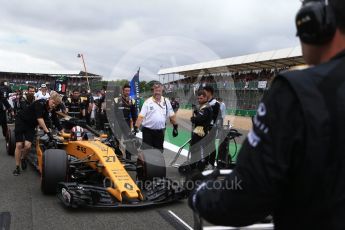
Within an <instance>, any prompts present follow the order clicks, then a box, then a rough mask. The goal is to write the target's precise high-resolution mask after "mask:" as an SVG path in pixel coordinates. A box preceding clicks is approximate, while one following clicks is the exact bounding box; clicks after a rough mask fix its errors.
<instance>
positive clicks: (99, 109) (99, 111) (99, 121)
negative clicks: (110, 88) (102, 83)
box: [95, 89, 108, 131]
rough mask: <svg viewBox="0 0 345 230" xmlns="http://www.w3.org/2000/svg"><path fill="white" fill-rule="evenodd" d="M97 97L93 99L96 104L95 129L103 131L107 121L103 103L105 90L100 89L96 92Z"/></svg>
mask: <svg viewBox="0 0 345 230" xmlns="http://www.w3.org/2000/svg"><path fill="white" fill-rule="evenodd" d="M97 96H99V98H98V99H96V100H95V105H96V129H97V130H101V131H104V129H105V127H104V124H105V123H107V122H108V119H107V113H106V103H105V90H104V89H101V90H100V91H98V92H97Z"/></svg>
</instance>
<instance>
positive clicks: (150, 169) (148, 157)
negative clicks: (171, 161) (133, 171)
mask: <svg viewBox="0 0 345 230" xmlns="http://www.w3.org/2000/svg"><path fill="white" fill-rule="evenodd" d="M165 177H166V167H165V160H164V156H163V153H162V152H160V151H159V150H157V149H146V150H142V151H140V152H139V153H138V159H137V178H138V180H139V181H148V180H153V179H155V178H165Z"/></svg>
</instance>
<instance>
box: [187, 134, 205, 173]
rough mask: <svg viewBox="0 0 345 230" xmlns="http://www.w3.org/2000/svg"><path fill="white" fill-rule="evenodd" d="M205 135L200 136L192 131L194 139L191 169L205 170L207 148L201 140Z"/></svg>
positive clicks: (191, 145) (191, 149) (192, 142)
mask: <svg viewBox="0 0 345 230" xmlns="http://www.w3.org/2000/svg"><path fill="white" fill-rule="evenodd" d="M203 138H204V137H200V136H198V135H197V134H195V133H192V140H191V143H190V152H191V158H190V167H191V169H198V170H199V171H203V170H204V168H205V166H206V162H205V158H206V156H205V149H204V146H205V145H204V144H203V143H201V142H200V141H201V140H202V139H203Z"/></svg>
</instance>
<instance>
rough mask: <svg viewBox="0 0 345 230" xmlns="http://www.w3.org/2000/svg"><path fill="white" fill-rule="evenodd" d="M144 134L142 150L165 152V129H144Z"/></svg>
mask: <svg viewBox="0 0 345 230" xmlns="http://www.w3.org/2000/svg"><path fill="white" fill-rule="evenodd" d="M142 132H143V145H142V149H151V148H154V149H159V150H160V151H161V152H163V151H164V147H163V143H164V133H165V129H149V128H146V127H143V128H142Z"/></svg>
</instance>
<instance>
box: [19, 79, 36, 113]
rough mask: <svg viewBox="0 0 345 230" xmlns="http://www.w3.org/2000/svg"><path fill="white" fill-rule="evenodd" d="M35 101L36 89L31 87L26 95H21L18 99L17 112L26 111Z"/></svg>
mask: <svg viewBox="0 0 345 230" xmlns="http://www.w3.org/2000/svg"><path fill="white" fill-rule="evenodd" d="M34 101H35V87H33V86H31V85H29V86H28V91H27V93H26V94H25V95H20V97H19V99H18V106H17V112H19V111H21V110H23V109H25V108H26V107H28V106H29V105H31V104H32V103H33V102H34Z"/></svg>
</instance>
